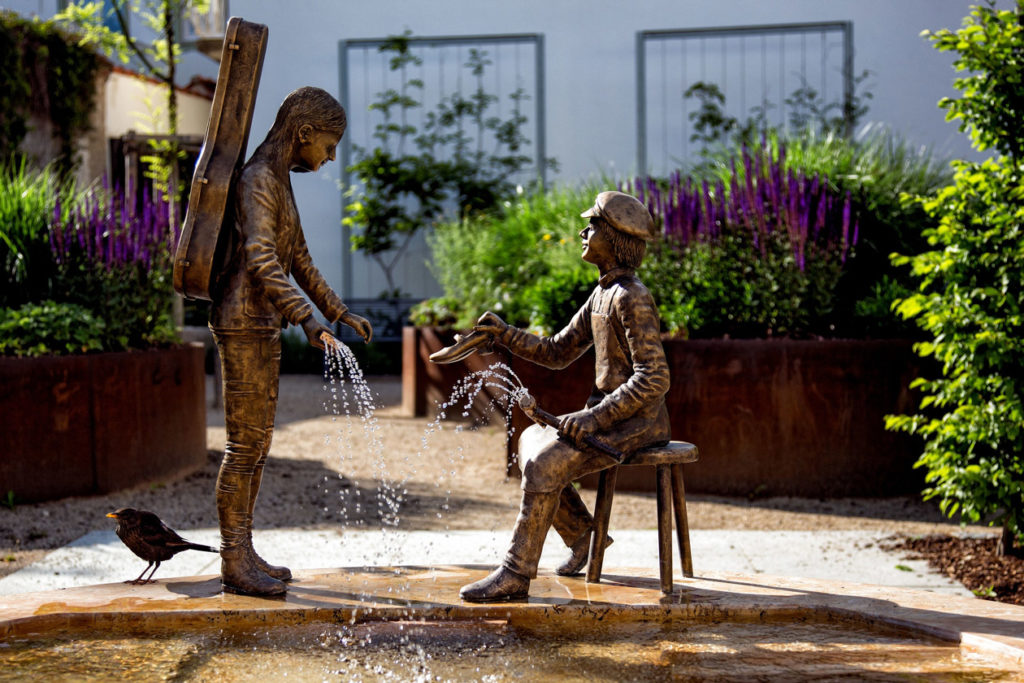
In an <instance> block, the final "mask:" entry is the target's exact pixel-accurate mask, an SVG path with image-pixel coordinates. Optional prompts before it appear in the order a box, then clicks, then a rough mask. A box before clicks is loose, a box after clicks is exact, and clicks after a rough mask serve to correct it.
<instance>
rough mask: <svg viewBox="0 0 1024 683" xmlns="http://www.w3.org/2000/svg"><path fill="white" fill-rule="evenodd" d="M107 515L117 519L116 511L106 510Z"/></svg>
mask: <svg viewBox="0 0 1024 683" xmlns="http://www.w3.org/2000/svg"><path fill="white" fill-rule="evenodd" d="M107 517H113V518H114V519H117V513H116V512H108V513H107Z"/></svg>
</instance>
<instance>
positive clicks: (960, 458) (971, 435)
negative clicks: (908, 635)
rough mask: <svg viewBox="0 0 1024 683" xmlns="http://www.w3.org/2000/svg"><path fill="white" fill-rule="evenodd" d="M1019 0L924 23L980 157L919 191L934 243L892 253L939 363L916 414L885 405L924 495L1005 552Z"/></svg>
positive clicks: (1023, 5) (1016, 521) (1015, 281)
mask: <svg viewBox="0 0 1024 683" xmlns="http://www.w3.org/2000/svg"><path fill="white" fill-rule="evenodd" d="M1022 14H1024V0H1018V2H1017V4H1016V8H1015V9H1014V10H996V9H995V7H994V5H993V4H992V3H988V4H987V5H982V6H977V7H975V8H973V10H972V11H971V13H970V14H969V15H968V16H967V18H965V20H964V23H963V27H962V28H961V29H960V30H959V31H955V32H954V31H949V30H941V31H937V32H935V33H930V32H925V34H924V35H926V36H927V37H928V38H929V39H930V40H931V41H932V43H933V44H934V46H935V47H936V49H938V50H942V51H950V52H955V53H957V58H956V60H955V62H954V64H955V66H956V68H957V69H958V70H959V71H960V72H962V73H963V75H962V76H961V77H959V78H957V79H956V80H955V81H954V85H955V86H956V88H957V89H958V90H959V91H960V96H959V97H950V98H945V99H943V100H942V101H941V102H940V103H939V105H940V106H941V107H943V108H945V109H946V111H947V119H949V120H955V121H959V122H960V129H961V130H963V131H966V132H967V133H968V134H969V135H970V137H971V140H972V142H973V145H974V147H975V148H976V149H978V150H986V149H989V150H994V151H995V152H996V153H997V154H996V155H994V156H993V157H992V158H990V159H987V160H985V161H983V162H978V163H969V162H966V161H959V162H954V170H955V175H954V178H953V184H952V185H949V186H947V187H945V188H943V189H942V190H940V191H939V192H938V193H937V194H936V195H935V196H932V197H925V198H920V197H919V198H915V199H914V201H918V202H920V203H921V204H922V206H923V207H924V209H925V211H926V212H927V213H928V215H929V216H930V217H931V219H932V220H933V221H934V227H932V228H930V229H928V230H927V231H926V233H925V234H926V236H927V237H928V241H929V245H930V246H931V250H930V251H926V252H924V253H921V254H917V255H914V256H895V255H894V262H896V263H899V264H909V265H910V267H911V269H912V273H913V275H914V276H915V277H916V278H917V280H918V281H919V283H920V285H919V289H918V291H917V292H916V293H915V294H914V295H912V296H909V297H906V298H904V299H902V300H901V301H898V302H897V310H898V311H899V312H900V313H901V314H902V315H903V316H905V317H907V318H913V319H915V320H916V321H917V322H918V324H919V325H920V326H921V327H922V328H923V329H924V330H926V331H927V332H928V333H929V335H930V336H931V339H930V340H928V341H925V342H922V343H920V344H918V345H917V347H916V349H917V352H918V353H919V354H920V355H921V356H923V357H930V358H934V359H935V360H936V361H938V362H939V363H940V364H941V366H942V377H941V378H939V379H920V380H917V382H916V383H915V386H917V387H918V388H920V389H921V391H922V393H923V394H924V396H923V398H922V400H921V404H920V409H921V413H920V414H917V415H912V416H907V415H900V416H890V417H889V418H888V419H887V426H888V427H889V428H891V429H896V430H900V431H905V432H910V433H913V434H920V435H921V436H923V437H924V439H925V443H924V452H923V453H922V455H921V457H920V459H919V460H918V463H917V464H918V466H919V467H924V468H925V469H926V470H927V474H926V482H927V483H928V484H929V487H928V488H927V489H926V490H925V492H924V493H925V497H926V498H933V497H936V498H938V499H939V501H940V505H941V507H942V509H943V511H945V512H946V513H947V514H949V515H954V514H956V513H958V512H959V513H960V514H961V515H962V517H963V519H965V520H966V521H971V522H977V521H981V520H984V521H987V522H988V523H989V524H992V525H999V526H1001V527H1002V529H1003V535H1002V542H1001V544H1000V547H1001V551H1002V552H1003V553H1004V554H1008V553H1011V552H1015V553H1016V552H1019V550H1018V551H1014V548H1013V542H1014V539H1016V541H1017V542H1018V543H1021V542H1024V448H1022V440H1024V407H1022V401H1024V379H1022V377H1024V376H1022V374H1021V368H1022V367H1024V287H1022V286H1021V283H1022V282H1024V229H1022V222H1024V135H1022V132H1021V127H1020V125H1019V122H1020V121H1021V118H1022V114H1024V93H1022V89H1021V84H1022V80H1021V79H1022V77H1024V59H1022V57H1024V52H1022V51H1024V27H1022Z"/></svg>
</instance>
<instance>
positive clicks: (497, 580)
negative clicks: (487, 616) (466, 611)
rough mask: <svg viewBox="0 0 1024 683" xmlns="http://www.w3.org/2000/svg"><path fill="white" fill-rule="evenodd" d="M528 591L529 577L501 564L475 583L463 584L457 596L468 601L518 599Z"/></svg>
mask: <svg viewBox="0 0 1024 683" xmlns="http://www.w3.org/2000/svg"><path fill="white" fill-rule="evenodd" d="M529 592H530V579H529V578H527V577H525V576H523V575H522V574H517V573H515V572H514V571H512V570H511V569H509V568H508V567H505V566H501V567H498V568H497V569H495V570H494V571H493V572H491V573H490V574H488V575H487V576H486V577H484V578H483V579H480V580H479V581H477V582H475V583H471V584H469V585H466V586H463V587H462V590H460V591H459V597H460V598H462V599H463V600H466V601H468V602H497V601H499V600H518V599H523V598H525V597H526V596H527V595H528V594H529Z"/></svg>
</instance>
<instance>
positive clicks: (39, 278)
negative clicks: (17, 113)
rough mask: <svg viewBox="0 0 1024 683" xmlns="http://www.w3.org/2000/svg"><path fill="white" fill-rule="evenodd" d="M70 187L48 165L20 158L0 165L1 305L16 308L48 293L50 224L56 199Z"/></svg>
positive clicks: (65, 196) (68, 196) (69, 193)
mask: <svg viewBox="0 0 1024 683" xmlns="http://www.w3.org/2000/svg"><path fill="white" fill-rule="evenodd" d="M73 197H74V189H73V188H72V187H71V186H70V185H67V184H64V183H61V182H60V180H59V179H58V177H57V174H56V173H55V172H54V171H53V170H52V169H49V168H46V169H43V170H41V171H33V170H32V169H30V168H29V167H28V166H27V165H26V163H25V162H24V161H22V162H21V163H19V164H18V165H16V166H14V167H3V168H0V268H2V272H0V285H2V286H0V306H3V307H18V306H21V305H22V304H24V303H26V302H29V301H40V300H42V299H45V298H47V297H48V296H49V294H50V288H51V280H52V278H53V274H54V262H53V256H52V254H51V253H50V242H49V224H50V220H51V219H52V217H53V213H54V209H55V207H56V206H57V204H58V201H59V200H60V199H62V200H63V203H64V205H65V206H69V205H71V204H72V202H73Z"/></svg>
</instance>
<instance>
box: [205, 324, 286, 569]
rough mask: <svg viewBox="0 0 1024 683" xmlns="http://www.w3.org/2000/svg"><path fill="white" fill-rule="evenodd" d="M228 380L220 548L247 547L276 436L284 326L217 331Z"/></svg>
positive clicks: (220, 480) (220, 481)
mask: <svg viewBox="0 0 1024 683" xmlns="http://www.w3.org/2000/svg"><path fill="white" fill-rule="evenodd" d="M213 338H214V341H215V342H216V343H217V349H218V351H219V352H220V358H221V364H222V369H223V381H224V391H223V395H224V426H225V428H226V431H227V443H226V446H225V448H224V460H223V462H222V463H221V466H220V473H219V474H218V476H217V512H218V515H219V518H220V533H221V551H222V553H223V552H225V551H229V552H230V551H234V550H237V549H239V548H242V547H244V546H245V544H246V543H247V542H248V539H249V537H250V534H251V532H252V513H253V508H254V507H255V504H256V496H257V494H258V493H259V488H260V482H261V481H262V478H263V467H264V465H265V464H266V461H267V453H268V452H269V451H270V441H271V438H272V437H273V434H274V414H275V412H276V410H277V395H278V375H279V373H280V368H281V332H280V330H225V329H214V330H213Z"/></svg>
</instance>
